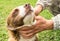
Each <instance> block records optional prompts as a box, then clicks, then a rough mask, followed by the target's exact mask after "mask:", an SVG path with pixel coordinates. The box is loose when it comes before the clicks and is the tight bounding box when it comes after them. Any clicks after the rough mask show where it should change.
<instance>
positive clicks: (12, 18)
mask: <svg viewBox="0 0 60 41" xmlns="http://www.w3.org/2000/svg"><path fill="white" fill-rule="evenodd" d="M32 13H33V8H32V6H30V4H25V5H23V6H19V7H16V8H15V9H13V10H12V12H11V14H10V15H9V17H8V19H7V24H8V26H11V27H19V26H22V25H24V24H26V22H28V21H30V20H31V19H32V20H33V14H32ZM31 22H32V21H31ZM27 24H29V22H28V23H27Z"/></svg>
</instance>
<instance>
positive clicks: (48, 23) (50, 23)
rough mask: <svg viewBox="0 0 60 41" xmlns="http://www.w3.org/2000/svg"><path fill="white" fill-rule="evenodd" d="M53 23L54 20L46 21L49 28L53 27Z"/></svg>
mask: <svg viewBox="0 0 60 41" xmlns="http://www.w3.org/2000/svg"><path fill="white" fill-rule="evenodd" d="M53 24H54V22H53V21H52V20H47V22H46V26H47V30H48V29H53V26H54V25H53Z"/></svg>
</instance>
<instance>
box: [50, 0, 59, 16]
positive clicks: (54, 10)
mask: <svg viewBox="0 0 60 41" xmlns="http://www.w3.org/2000/svg"><path fill="white" fill-rule="evenodd" d="M50 11H51V12H52V14H53V15H54V16H56V15H57V14H60V0H52V5H51V6H50Z"/></svg>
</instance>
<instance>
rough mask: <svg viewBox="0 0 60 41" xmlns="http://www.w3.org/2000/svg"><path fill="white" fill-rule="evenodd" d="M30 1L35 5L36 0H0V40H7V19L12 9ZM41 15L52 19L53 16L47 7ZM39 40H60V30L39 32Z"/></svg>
mask: <svg viewBox="0 0 60 41" xmlns="http://www.w3.org/2000/svg"><path fill="white" fill-rule="evenodd" d="M25 3H30V4H31V5H32V6H33V7H34V6H35V4H36V0H0V41H7V39H8V33H7V29H6V19H7V16H8V15H9V13H10V12H11V10H12V9H13V8H15V7H17V6H20V5H23V4H25ZM40 15H41V16H43V17H45V18H46V19H51V17H52V16H53V15H52V14H51V13H50V12H49V11H48V10H47V9H46V10H44V11H43V12H42V13H41V14H40ZM38 38H39V41H60V30H46V31H42V32H40V33H39V37H38Z"/></svg>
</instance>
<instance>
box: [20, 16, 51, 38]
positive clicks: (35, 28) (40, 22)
mask: <svg viewBox="0 0 60 41" xmlns="http://www.w3.org/2000/svg"><path fill="white" fill-rule="evenodd" d="M35 19H36V24H35V25H32V26H30V27H29V26H27V27H26V28H25V27H24V28H22V29H21V30H20V34H21V35H22V36H23V37H24V38H31V37H33V36H34V35H35V34H36V33H38V32H41V31H43V30H47V29H52V21H51V20H47V19H45V18H43V17H41V16H37V17H35Z"/></svg>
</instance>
